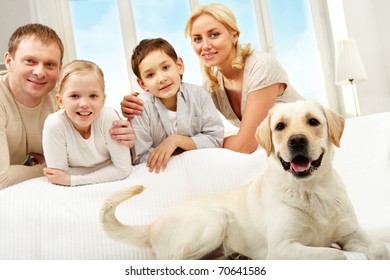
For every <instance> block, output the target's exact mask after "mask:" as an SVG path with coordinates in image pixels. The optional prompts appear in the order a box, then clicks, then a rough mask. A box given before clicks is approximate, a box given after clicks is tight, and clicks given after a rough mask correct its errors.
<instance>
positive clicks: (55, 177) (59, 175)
mask: <svg viewBox="0 0 390 280" xmlns="http://www.w3.org/2000/svg"><path fill="white" fill-rule="evenodd" d="M43 174H45V175H46V177H47V179H49V182H50V183H52V184H56V185H62V186H70V175H69V174H68V173H66V172H65V171H63V170H59V169H54V168H48V167H46V168H44V169H43Z"/></svg>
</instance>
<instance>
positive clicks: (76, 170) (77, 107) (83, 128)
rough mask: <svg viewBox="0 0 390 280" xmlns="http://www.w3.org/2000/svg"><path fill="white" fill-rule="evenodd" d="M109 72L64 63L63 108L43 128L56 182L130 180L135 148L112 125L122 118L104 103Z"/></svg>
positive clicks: (91, 65)
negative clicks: (118, 136)
mask: <svg viewBox="0 0 390 280" xmlns="http://www.w3.org/2000/svg"><path fill="white" fill-rule="evenodd" d="M105 98H106V95H105V92H104V76H103V72H102V70H101V69H100V68H99V67H98V66H97V65H96V64H94V63H93V62H90V61H84V60H75V61H73V62H71V63H69V64H67V65H66V66H64V68H63V70H62V73H61V75H60V78H59V92H58V94H57V95H56V99H57V102H58V105H59V107H60V108H61V110H59V111H58V112H56V113H53V114H50V115H49V116H48V117H47V119H46V121H45V125H44V128H43V150H44V155H45V158H46V164H47V166H48V167H47V168H45V169H44V174H45V175H46V176H47V178H48V179H49V181H50V182H51V183H54V184H58V185H64V186H76V185H84V184H93V183H102V182H107V181H115V180H120V179H124V178H125V177H127V176H128V175H129V174H130V171H131V156H130V150H129V148H128V147H125V146H124V145H120V144H119V143H117V141H115V140H114V139H112V137H111V136H110V133H109V130H110V128H111V126H112V122H113V121H115V120H117V119H118V118H119V117H118V115H117V114H116V112H115V111H114V110H113V109H111V108H109V107H104V101H105Z"/></svg>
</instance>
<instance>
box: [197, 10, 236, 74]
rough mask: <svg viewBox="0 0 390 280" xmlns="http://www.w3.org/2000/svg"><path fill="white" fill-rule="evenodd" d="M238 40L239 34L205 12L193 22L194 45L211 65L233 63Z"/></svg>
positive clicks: (200, 56) (219, 65) (199, 54)
mask: <svg viewBox="0 0 390 280" xmlns="http://www.w3.org/2000/svg"><path fill="white" fill-rule="evenodd" d="M237 40H238V36H237V34H232V33H231V32H229V30H228V29H227V28H226V27H225V26H224V25H223V24H222V23H221V22H220V21H218V20H217V19H215V18H214V17H213V16H211V15H208V14H203V15H201V16H199V17H198V18H197V19H195V20H194V22H193V24H192V29H191V44H192V47H193V49H194V51H195V53H196V54H197V55H198V56H199V58H200V59H201V60H202V61H203V62H204V63H205V64H206V65H208V66H210V67H213V66H216V67H221V66H222V65H224V63H229V64H230V65H231V63H230V62H231V61H232V59H233V58H234V57H235V48H234V45H235V44H236V42H237Z"/></svg>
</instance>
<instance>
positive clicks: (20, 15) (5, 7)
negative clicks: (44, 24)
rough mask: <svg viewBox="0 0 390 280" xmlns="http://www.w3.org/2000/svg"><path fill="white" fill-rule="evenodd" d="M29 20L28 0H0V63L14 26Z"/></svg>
mask: <svg viewBox="0 0 390 280" xmlns="http://www.w3.org/2000/svg"><path fill="white" fill-rule="evenodd" d="M30 22H31V16H30V9H29V0H17V1H15V0H1V1H0V63H2V62H3V61H4V53H5V52H6V51H7V49H8V40H9V37H11V35H12V33H13V32H14V30H15V29H16V28H18V27H19V26H21V25H24V24H27V23H30Z"/></svg>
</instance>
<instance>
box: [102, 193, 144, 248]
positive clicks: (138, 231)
mask: <svg viewBox="0 0 390 280" xmlns="http://www.w3.org/2000/svg"><path fill="white" fill-rule="evenodd" d="M143 190H144V187H143V186H134V187H131V188H129V189H126V190H122V191H119V192H116V193H114V194H113V195H112V196H110V197H109V198H108V199H107V200H106V201H105V202H104V204H103V207H102V209H101V211H100V219H101V223H102V226H103V229H104V230H105V232H106V233H107V235H108V236H109V237H111V238H112V239H115V240H118V241H120V242H123V243H126V244H131V245H134V246H139V247H150V243H149V225H134V226H133V225H124V224H122V223H121V222H120V221H119V220H118V219H117V217H116V216H115V210H116V208H117V207H118V205H119V204H121V203H122V202H124V201H125V200H127V199H129V198H131V197H133V196H135V195H137V194H140V193H141V192H142V191H143Z"/></svg>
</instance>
